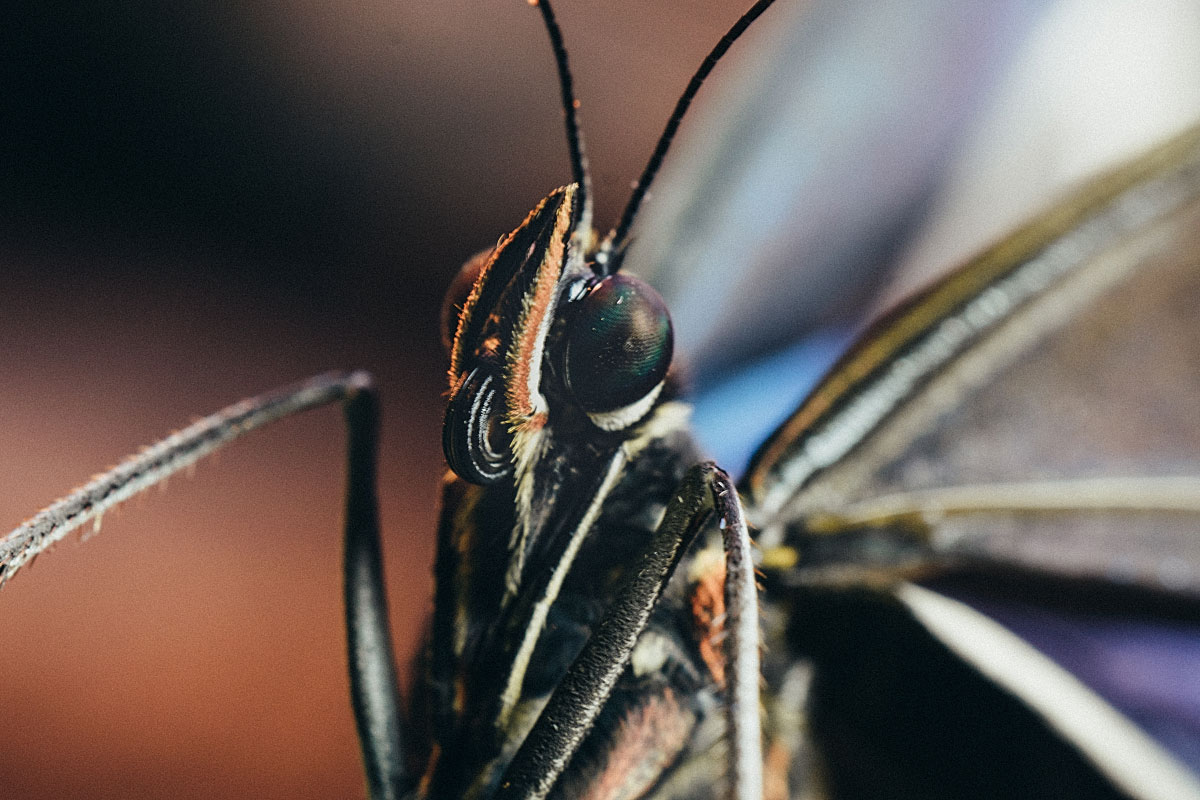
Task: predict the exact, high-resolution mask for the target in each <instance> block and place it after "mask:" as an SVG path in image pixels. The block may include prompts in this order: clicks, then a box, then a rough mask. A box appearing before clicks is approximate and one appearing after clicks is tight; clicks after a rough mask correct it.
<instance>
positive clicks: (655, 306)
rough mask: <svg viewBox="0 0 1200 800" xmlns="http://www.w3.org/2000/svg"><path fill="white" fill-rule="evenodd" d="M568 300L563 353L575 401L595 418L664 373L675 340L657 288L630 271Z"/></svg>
mask: <svg viewBox="0 0 1200 800" xmlns="http://www.w3.org/2000/svg"><path fill="white" fill-rule="evenodd" d="M571 306H572V311H571V313H572V317H571V319H570V321H569V323H568V325H567V330H566V342H567V344H566V354H565V357H564V358H565V373H566V383H567V388H568V389H570V391H571V394H572V395H573V396H574V397H575V400H576V402H578V403H579V405H580V406H582V407H583V410H584V411H587V412H588V413H589V414H592V415H593V419H595V416H594V415H597V414H607V413H609V412H613V411H617V410H619V409H624V408H627V407H629V406H632V405H634V404H635V403H637V402H638V401H639V400H643V399H645V398H646V397H647V396H648V395H649V394H650V393H651V392H652V391H653V390H654V389H655V388H656V387H657V386H658V385H659V384H660V383H661V382H662V379H663V377H664V376H665V375H666V374H667V367H669V366H670V365H671V350H672V347H673V345H674V336H673V334H672V332H671V317H670V315H669V314H668V313H667V307H666V304H665V303H663V300H662V298H661V297H659V295H658V292H656V291H655V290H654V288H653V287H651V286H650V285H649V284H648V283H646V282H645V281H642V280H640V279H638V278H634V277H632V276H630V275H621V274H617V275H609V276H608V277H607V278H604V279H603V280H601V281H600V282H599V283H597V284H596V285H595V286H593V287H592V289H591V291H589V292H588V293H587V294H586V295H584V296H583V298H581V299H580V300H578V301H576V302H574V303H572V304H571ZM647 410H649V409H648V408H647V409H644V410H642V413H645V411H647ZM639 416H640V415H639ZM635 421H636V419H630V420H628V421H625V422H624V424H631V423H632V422H635ZM602 427H608V426H607V425H602ZM613 427H614V428H615V427H623V425H619V424H614V425H613Z"/></svg>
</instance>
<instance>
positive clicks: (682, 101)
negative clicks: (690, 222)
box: [597, 0, 775, 272]
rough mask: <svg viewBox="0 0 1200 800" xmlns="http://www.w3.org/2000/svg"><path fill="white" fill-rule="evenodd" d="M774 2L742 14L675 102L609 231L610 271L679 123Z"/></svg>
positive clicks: (762, 2) (767, 0)
mask: <svg viewBox="0 0 1200 800" xmlns="http://www.w3.org/2000/svg"><path fill="white" fill-rule="evenodd" d="M774 2H775V0H758V2H757V3H755V4H754V5H753V6H751V7H750V9H749V10H748V11H747V12H746V13H744V14H742V16H741V18H740V19H738V21H737V22H735V23H734V24H733V27H732V28H730V29H729V31H728V32H727V33H726V34H725V35H724V36H722V37H721V41H719V42H717V45H716V47H714V48H713V49H712V51H711V52H710V53H709V54H708V55H707V56H706V57H705V59H704V61H703V62H702V63H701V64H700V68H699V69H697V70H696V74H695V75H693V76H692V80H691V81H690V82H689V83H688V85H687V88H686V89H684V90H683V94H682V95H680V97H679V100H678V101H677V102H676V103H675V110H674V111H673V112H672V113H671V118H670V119H669V120H667V127H666V128H664V129H663V132H662V136H660V137H659V138H658V144H657V145H655V147H654V153H653V154H651V156H650V161H649V163H647V164H646V169H645V170H643V171H642V176H641V177H640V178H638V182H637V184H636V185H635V186H634V189H633V195H632V196H631V197H630V198H629V203H628V204H627V205H626V206H625V212H624V213H623V214H621V221H620V222H619V223H618V224H617V227H616V228H614V229H613V232H612V233H611V234H609V236H608V239H607V240H606V241H605V243H604V246H603V248H602V249H603V250H604V251H605V258H607V259H609V260H610V264H609V271H610V272H616V271H617V269H619V268H620V263H621V257H622V255H623V254H624V250H625V247H626V245H627V244H628V239H629V229H630V228H631V227H633V219H634V217H636V216H637V212H638V209H640V208H641V206H642V201H643V200H645V199H646V190H647V189H649V188H650V184H651V183H652V182H653V181H654V176H655V175H657V174H658V169H659V167H661V166H662V162H663V158H664V157H666V155H667V150H668V149H669V148H670V147H671V142H672V140H674V138H675V133H676V131H678V130H679V124H680V123H681V122H682V121H683V115H684V114H686V113H687V110H688V107H689V106H690V105H691V104H692V100H694V99H695V97H696V94H697V93H698V92H699V91H700V87H701V86H702V85H704V79H705V78H707V77H708V74H709V73H710V72H712V71H713V67H715V66H716V65H717V62H718V61H720V60H721V56H723V55H725V53H726V51H727V50H729V48H730V46H731V45H732V44H733V43H734V42H736V41H737V40H738V37H739V36H741V35H742V34H743V33H744V32H745V31H746V28H749V27H750V23H752V22H754V20H756V19H758V18H759V16H760V15H761V14H762V13H763V12H764V11H766V10H767V9H768V8H770V6H771V4H772V3H774ZM597 260H598V261H603V260H604V259H601V258H597Z"/></svg>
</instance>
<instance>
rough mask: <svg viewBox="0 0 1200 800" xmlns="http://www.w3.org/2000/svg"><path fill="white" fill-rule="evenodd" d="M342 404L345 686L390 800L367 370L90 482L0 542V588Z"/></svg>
mask: <svg viewBox="0 0 1200 800" xmlns="http://www.w3.org/2000/svg"><path fill="white" fill-rule="evenodd" d="M338 402H341V403H345V405H346V418H347V425H348V428H349V434H350V435H349V439H350V446H349V450H350V455H349V476H348V490H347V501H346V529H345V538H346V545H345V563H346V570H345V580H346V583H345V594H346V624H347V631H348V638H349V641H350V653H349V655H350V683H351V687H352V694H353V701H354V711H355V716H356V719H357V721H358V730H359V736H360V741H361V743H362V748H363V760H364V762H365V765H366V769H367V778H368V784H369V785H370V788H371V796H372V798H391V797H398V796H399V794H400V791H401V789H402V788H404V784H405V782H406V780H407V778H406V776H405V771H404V765H403V761H402V758H401V754H402V750H401V740H400V731H399V718H400V717H399V709H400V705H401V704H400V698H399V694H398V690H397V688H396V675H395V673H396V670H395V665H394V658H393V656H392V652H391V645H390V639H389V634H388V627H387V613H386V608H387V605H386V598H385V596H384V584H383V574H382V560H381V556H380V548H379V522H378V518H379V517H378V513H377V503H376V499H375V472H376V468H375V461H376V459H375V451H376V443H377V440H378V426H379V411H378V400H377V398H376V395H375V389H374V386H373V385H372V379H371V376H370V375H368V374H367V373H365V372H354V373H327V374H324V375H318V376H317V377H315V378H310V379H309V380H306V381H303V382H301V383H297V384H294V385H292V386H287V387H284V388H282V389H278V390H276V391H274V392H268V393H267V394H262V395H259V396H257V397H252V398H250V399H248V400H243V401H241V402H239V403H235V404H233V405H231V406H228V407H227V408H224V409H222V410H220V411H218V412H217V413H215V414H211V415H209V416H207V417H204V418H203V419H200V420H197V421H196V422H194V423H192V424H191V425H189V426H187V427H186V428H183V429H182V430H179V431H177V432H175V433H173V434H171V435H170V436H168V437H166V438H165V439H163V440H161V441H159V442H158V443H156V444H154V445H151V446H150V447H147V448H145V449H144V450H142V451H141V452H139V453H138V454H136V455H133V456H130V457H129V458H127V459H125V460H124V461H122V462H121V463H120V464H118V465H117V466H116V467H114V468H112V469H111V470H109V471H107V472H105V473H102V474H100V475H97V476H96V477H94V478H92V480H90V481H88V483H86V484H84V485H83V486H80V487H79V488H78V489H76V490H75V491H73V492H71V493H70V494H68V495H67V496H66V497H63V498H62V499H61V500H58V501H56V502H54V503H53V504H51V505H50V506H48V507H46V508H45V509H44V510H42V511H40V512H38V513H37V514H36V515H34V516H33V517H31V518H30V519H29V520H27V521H26V522H24V523H23V524H22V525H20V526H18V527H17V528H16V529H15V530H13V531H12V532H10V533H9V534H7V535H6V536H5V537H4V538H3V539H0V585H3V584H4V582H5V581H6V580H8V579H9V578H11V577H12V576H13V575H15V574H16V572H17V570H18V569H19V568H20V567H21V566H22V565H24V564H27V563H29V562H30V561H32V560H33V559H34V558H35V557H36V556H37V555H38V553H41V552H42V551H44V550H46V549H48V548H50V547H51V546H52V545H54V544H55V543H56V542H58V541H61V540H62V539H64V538H65V537H66V536H67V535H68V534H70V533H71V532H72V531H74V530H76V529H78V528H80V527H81V526H83V525H85V524H87V523H88V522H92V523H93V524H95V525H96V526H97V527H98V525H99V521H100V518H101V517H102V515H103V514H104V512H105V511H107V510H109V509H111V508H113V507H115V506H117V505H118V504H120V503H121V502H123V501H125V500H128V499H129V498H131V497H133V496H134V495H135V494H138V493H139V492H142V491H144V490H146V489H148V488H150V487H151V486H154V485H156V484H158V483H160V482H162V481H163V480H165V479H166V478H168V477H170V476H171V475H172V474H174V473H175V472H178V471H179V470H181V469H184V468H186V467H188V466H190V465H191V464H194V463H195V462H196V461H198V460H199V459H201V458H203V457H204V456H206V455H208V454H210V453H213V452H215V451H216V450H219V449H220V448H222V447H224V446H225V445H227V444H229V443H230V442H231V441H233V440H234V439H236V438H238V437H240V436H241V435H242V434H245V433H249V432H250V431H252V430H255V429H257V428H261V427H263V426H265V425H269V424H270V423H272V422H275V421H277V420H280V419H283V418H284V417H288V416H291V415H293V414H297V413H299V412H301V411H307V410H309V409H313V408H318V407H320V406H324V405H328V404H330V403H338Z"/></svg>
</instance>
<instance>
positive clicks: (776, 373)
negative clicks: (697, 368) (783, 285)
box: [692, 328, 852, 479]
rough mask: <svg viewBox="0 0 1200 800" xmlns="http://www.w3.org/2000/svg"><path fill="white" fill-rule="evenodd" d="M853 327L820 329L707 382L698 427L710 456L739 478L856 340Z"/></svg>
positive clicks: (698, 411) (700, 401) (698, 396)
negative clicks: (767, 438)
mask: <svg viewBox="0 0 1200 800" xmlns="http://www.w3.org/2000/svg"><path fill="white" fill-rule="evenodd" d="M851 338H852V337H851V333H850V330H849V328H835V329H827V330H822V331H818V332H817V333H814V334H812V335H810V336H807V337H805V338H804V339H801V340H800V341H799V342H796V343H795V344H793V345H791V346H789V347H787V348H785V349H783V350H779V351H777V352H775V353H772V354H771V355H768V356H765V357H763V358H760V359H758V360H756V361H753V362H751V363H750V364H749V365H747V366H742V367H739V368H738V369H733V370H729V371H726V372H723V373H720V374H718V375H717V376H716V377H714V378H712V379H711V380H709V381H706V382H705V383H704V384H703V385H702V386H701V387H700V389H699V391H698V392H697V394H696V396H695V398H693V400H694V404H695V411H694V413H693V417H692V420H693V423H694V427H695V430H696V435H697V438H699V440H700V443H701V445H702V447H703V448H704V451H705V453H706V454H707V455H708V456H709V457H711V458H713V459H714V460H716V462H717V463H718V464H720V465H721V466H722V467H723V468H724V469H725V470H726V471H727V472H729V474H730V475H733V476H734V478H735V479H736V478H739V477H740V476H741V474H742V473H743V472H745V470H746V466H747V465H748V464H749V462H750V457H751V456H752V455H754V451H755V449H757V447H758V445H759V444H761V443H762V441H763V439H765V438H766V437H767V435H768V434H770V433H771V431H773V430H775V428H776V427H777V426H778V425H779V424H780V423H782V422H783V421H784V420H785V419H786V418H787V416H788V415H789V414H790V413H791V412H792V410H793V409H794V408H795V407H796V406H797V405H798V404H799V402H800V401H801V400H803V399H804V397H805V395H807V394H808V392H809V391H810V390H811V389H812V387H813V386H814V385H815V384H816V383H817V381H818V380H819V379H820V378H821V376H822V375H824V374H825V372H826V370H828V369H829V367H830V366H831V365H832V364H833V362H834V360H835V359H836V358H837V357H838V356H839V355H840V354H841V353H842V351H844V350H845V349H846V347H847V346H848V345H849V344H850V341H851Z"/></svg>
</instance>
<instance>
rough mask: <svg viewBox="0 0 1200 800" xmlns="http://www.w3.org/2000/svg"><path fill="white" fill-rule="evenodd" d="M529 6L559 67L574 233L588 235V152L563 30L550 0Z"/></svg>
mask: <svg viewBox="0 0 1200 800" xmlns="http://www.w3.org/2000/svg"><path fill="white" fill-rule="evenodd" d="M529 4H530V5H534V6H537V7H538V10H539V11H541V12H542V21H543V22H544V23H545V24H546V33H547V34H549V36H550V46H551V47H552V48H554V65H555V66H556V67H558V86H559V88H560V89H561V90H562V105H563V116H564V118H565V120H566V125H567V147H568V148H569V149H570V151H571V171H572V172H573V173H574V174H575V182H576V183H577V184H579V197H578V203H579V205H578V206H577V207H578V208H579V216H578V217H576V219H575V222H576V230H579V231H582V232H583V234H584V235H587V234H588V233H589V232H590V231H591V228H592V176H591V174H589V173H588V163H587V153H585V152H584V148H583V131H582V130H581V129H580V127H579V100H577V99H576V97H575V81H574V79H572V78H571V67H570V65H569V64H568V63H567V48H566V46H564V45H563V37H562V30H560V29H559V27H558V21H557V20H556V19H555V18H554V9H552V8H551V7H550V0H529Z"/></svg>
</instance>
